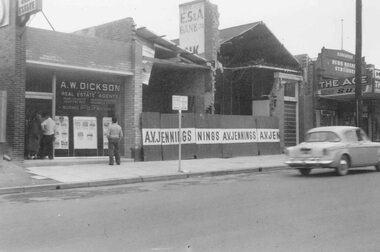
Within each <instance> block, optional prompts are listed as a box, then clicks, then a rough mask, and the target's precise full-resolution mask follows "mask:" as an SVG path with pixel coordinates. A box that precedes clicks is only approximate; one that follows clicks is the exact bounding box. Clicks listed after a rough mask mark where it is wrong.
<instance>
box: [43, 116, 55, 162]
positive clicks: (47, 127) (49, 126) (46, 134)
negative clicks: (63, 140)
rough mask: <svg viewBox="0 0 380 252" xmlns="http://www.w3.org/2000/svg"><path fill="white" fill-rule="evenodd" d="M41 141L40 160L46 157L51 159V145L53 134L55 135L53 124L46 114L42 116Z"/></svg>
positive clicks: (52, 156)
mask: <svg viewBox="0 0 380 252" xmlns="http://www.w3.org/2000/svg"><path fill="white" fill-rule="evenodd" d="M41 127H42V139H41V152H40V158H42V159H43V158H45V157H46V156H48V157H49V159H53V158H54V155H53V143H54V134H55V122H54V120H53V119H51V117H50V116H49V114H48V113H43V114H42V123H41Z"/></svg>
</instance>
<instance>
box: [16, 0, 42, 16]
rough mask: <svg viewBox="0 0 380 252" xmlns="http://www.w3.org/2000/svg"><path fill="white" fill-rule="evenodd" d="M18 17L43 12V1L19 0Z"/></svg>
mask: <svg viewBox="0 0 380 252" xmlns="http://www.w3.org/2000/svg"><path fill="white" fill-rule="evenodd" d="M17 3H18V5H17V15H18V16H19V17H20V16H24V15H26V14H34V13H37V12H39V11H41V10H42V0H18V2H17Z"/></svg>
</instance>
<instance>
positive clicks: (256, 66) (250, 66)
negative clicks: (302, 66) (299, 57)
mask: <svg viewBox="0 0 380 252" xmlns="http://www.w3.org/2000/svg"><path fill="white" fill-rule="evenodd" d="M248 68H261V69H270V70H278V71H284V72H289V73H297V74H299V73H300V71H297V70H293V69H289V68H282V67H272V66H266V65H261V64H259V65H248V66H240V67H223V69H226V70H241V69H248Z"/></svg>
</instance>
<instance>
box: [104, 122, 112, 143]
mask: <svg viewBox="0 0 380 252" xmlns="http://www.w3.org/2000/svg"><path fill="white" fill-rule="evenodd" d="M111 123H112V117H103V149H104V150H107V149H108V138H107V132H108V128H109V127H110V125H111Z"/></svg>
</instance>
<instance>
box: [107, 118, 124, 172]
mask: <svg viewBox="0 0 380 252" xmlns="http://www.w3.org/2000/svg"><path fill="white" fill-rule="evenodd" d="M107 138H108V154H109V165H113V156H115V159H116V164H118V165H120V140H121V139H122V138H123V130H122V129H121V127H120V125H119V124H117V118H116V117H112V124H111V126H110V127H109V128H108V132H107Z"/></svg>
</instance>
